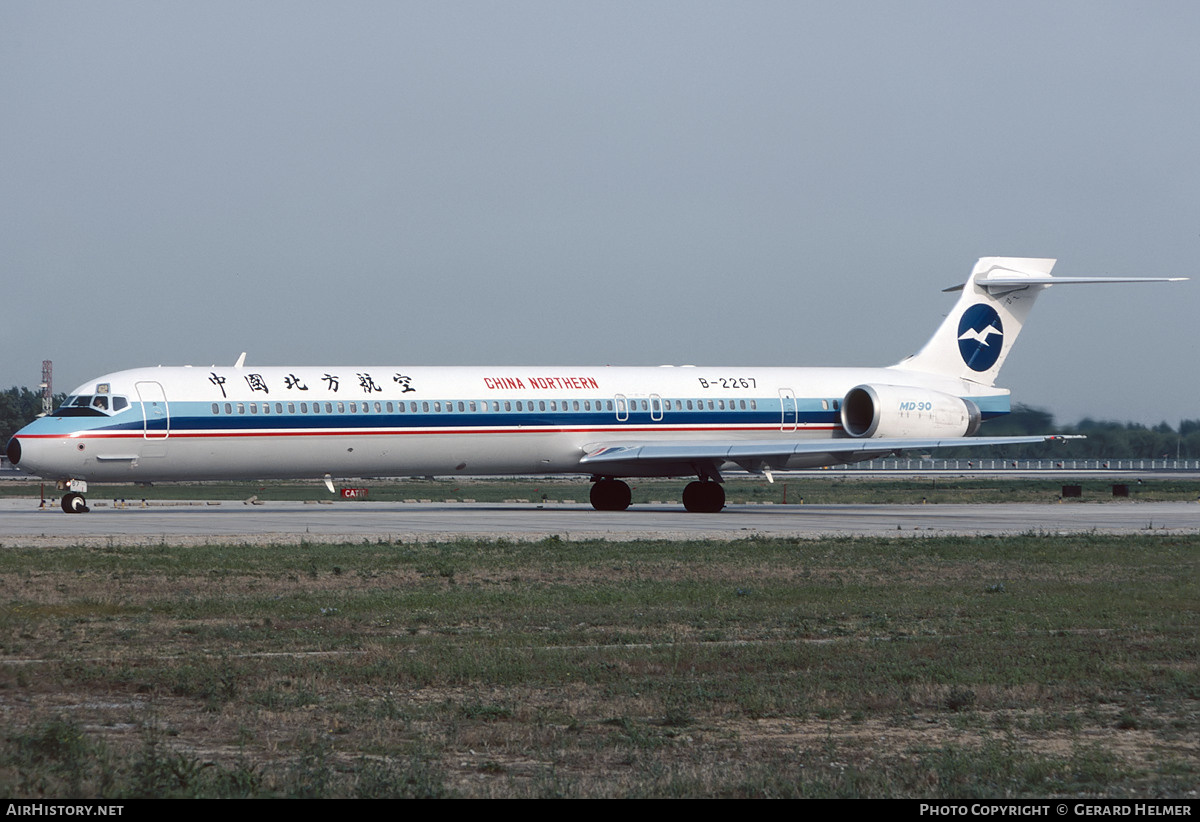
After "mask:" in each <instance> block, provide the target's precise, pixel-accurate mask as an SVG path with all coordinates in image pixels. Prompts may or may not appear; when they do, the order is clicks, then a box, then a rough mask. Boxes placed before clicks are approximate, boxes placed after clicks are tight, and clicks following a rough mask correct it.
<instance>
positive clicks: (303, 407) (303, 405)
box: [300, 402, 308, 414]
mask: <svg viewBox="0 0 1200 822" xmlns="http://www.w3.org/2000/svg"><path fill="white" fill-rule="evenodd" d="M300 413H301V414H307V413H308V403H306V402H302V403H300Z"/></svg>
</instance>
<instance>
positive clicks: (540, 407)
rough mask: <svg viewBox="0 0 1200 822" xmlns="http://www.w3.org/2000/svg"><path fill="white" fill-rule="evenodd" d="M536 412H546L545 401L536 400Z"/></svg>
mask: <svg viewBox="0 0 1200 822" xmlns="http://www.w3.org/2000/svg"><path fill="white" fill-rule="evenodd" d="M538 410H539V411H545V410H546V401H545V400H538Z"/></svg>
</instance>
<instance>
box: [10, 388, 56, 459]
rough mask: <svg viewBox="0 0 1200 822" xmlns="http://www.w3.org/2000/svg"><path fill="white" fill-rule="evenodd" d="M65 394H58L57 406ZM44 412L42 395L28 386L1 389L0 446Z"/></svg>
mask: <svg viewBox="0 0 1200 822" xmlns="http://www.w3.org/2000/svg"><path fill="white" fill-rule="evenodd" d="M63 399H64V395H62V394H57V395H55V397H54V404H55V406H57V405H58V404H59V403H60V402H62V400H63ZM40 413H42V395H41V394H39V393H38V392H37V391H31V390H30V389H28V388H10V389H8V390H7V391H0V448H3V447H4V445H5V444H7V443H8V438H9V437H11V436H12V435H13V434H15V433H17V431H18V430H20V428H21V427H22V426H24V425H26V424H28V423H30V422H32V421H33V420H35V419H37V416H38V414H40Z"/></svg>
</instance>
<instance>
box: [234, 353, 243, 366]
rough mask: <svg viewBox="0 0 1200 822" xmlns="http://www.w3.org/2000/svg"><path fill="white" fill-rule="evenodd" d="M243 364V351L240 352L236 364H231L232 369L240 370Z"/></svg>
mask: <svg viewBox="0 0 1200 822" xmlns="http://www.w3.org/2000/svg"><path fill="white" fill-rule="evenodd" d="M245 364H246V352H245V351H243V352H242V356H240V357H238V358H237V362H235V363H234V364H233V367H234V368H241V367H242V366H243V365H245Z"/></svg>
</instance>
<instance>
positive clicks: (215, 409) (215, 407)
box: [213, 402, 221, 414]
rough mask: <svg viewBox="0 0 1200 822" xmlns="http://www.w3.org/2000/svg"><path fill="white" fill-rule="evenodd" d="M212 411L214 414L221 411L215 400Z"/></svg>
mask: <svg viewBox="0 0 1200 822" xmlns="http://www.w3.org/2000/svg"><path fill="white" fill-rule="evenodd" d="M213 413H214V414H220V413H221V406H219V405H217V404H216V403H215V402H214V403H213Z"/></svg>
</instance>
